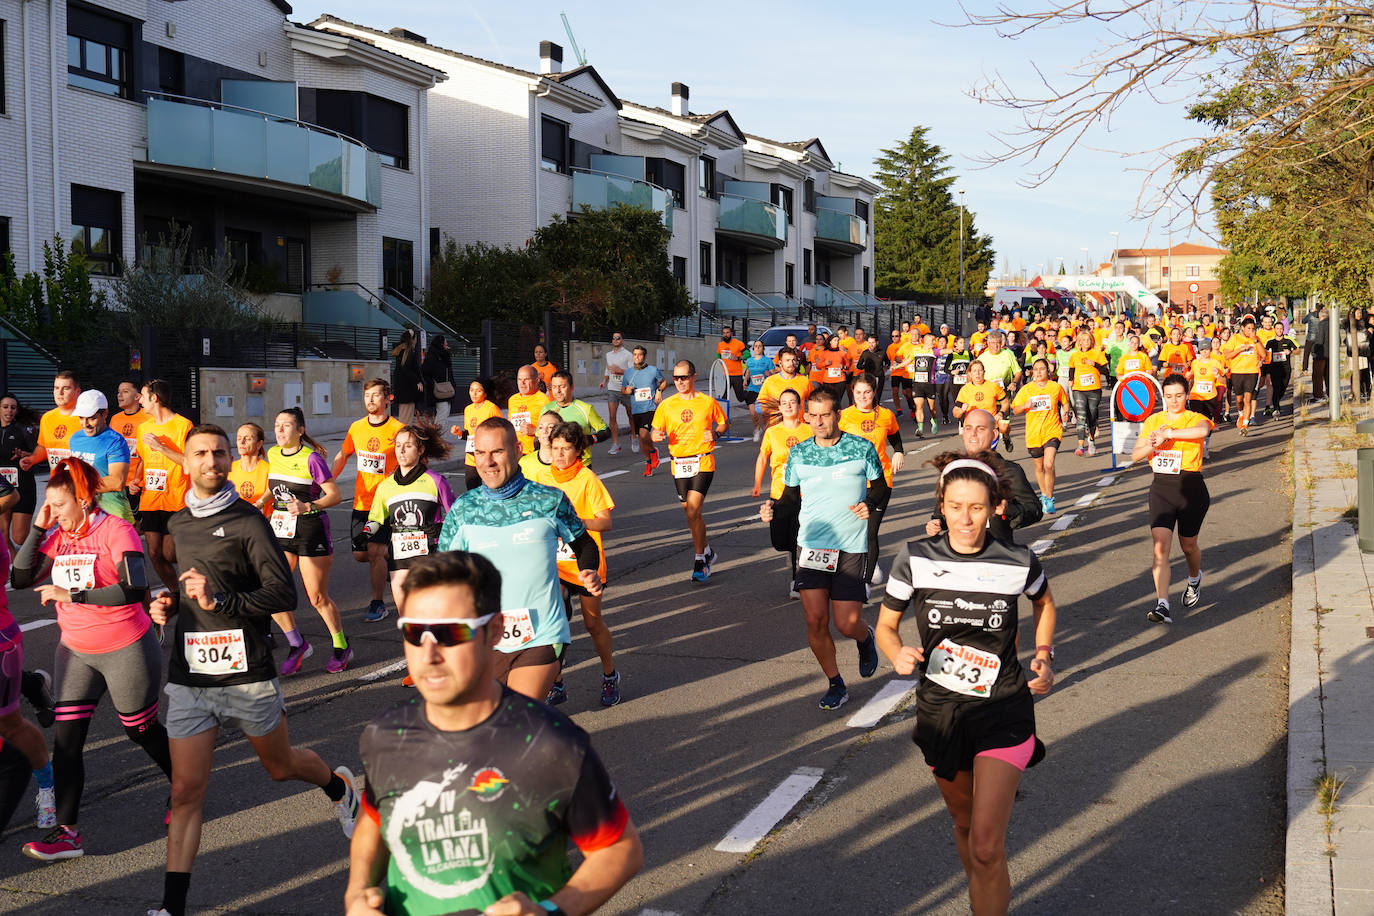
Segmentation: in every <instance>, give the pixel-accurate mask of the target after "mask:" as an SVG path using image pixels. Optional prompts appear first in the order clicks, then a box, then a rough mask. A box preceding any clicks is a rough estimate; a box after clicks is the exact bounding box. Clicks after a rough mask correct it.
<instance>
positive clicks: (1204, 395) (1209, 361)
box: [1188, 356, 1226, 401]
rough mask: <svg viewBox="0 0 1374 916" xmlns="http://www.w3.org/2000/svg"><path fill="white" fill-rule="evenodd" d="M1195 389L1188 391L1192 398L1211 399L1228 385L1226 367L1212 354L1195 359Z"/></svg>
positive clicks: (1193, 367) (1199, 399)
mask: <svg viewBox="0 0 1374 916" xmlns="http://www.w3.org/2000/svg"><path fill="white" fill-rule="evenodd" d="M1192 370H1193V390H1192V391H1190V392H1189V393H1188V397H1189V399H1190V400H1194V401H1210V400H1212V398H1214V397H1216V396H1217V395H1218V394H1219V393H1220V392H1219V391H1218V389H1220V388H1224V387H1225V386H1226V367H1225V366H1223V365H1222V364H1221V362H1220V361H1219V360H1217V359H1215V358H1213V357H1211V356H1200V357H1198V358H1197V359H1195V360H1193V365H1192Z"/></svg>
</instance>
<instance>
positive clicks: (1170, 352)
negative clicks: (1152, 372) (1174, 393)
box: [1159, 343, 1197, 375]
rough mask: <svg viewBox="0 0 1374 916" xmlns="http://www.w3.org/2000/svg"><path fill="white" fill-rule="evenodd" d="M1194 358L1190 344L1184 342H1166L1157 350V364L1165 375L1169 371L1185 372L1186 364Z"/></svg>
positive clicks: (1181, 373)
mask: <svg viewBox="0 0 1374 916" xmlns="http://www.w3.org/2000/svg"><path fill="white" fill-rule="evenodd" d="M1196 358H1197V354H1195V353H1194V352H1193V348H1192V345H1190V344H1186V343H1180V344H1172V343H1166V344H1165V345H1164V346H1163V347H1161V348H1160V350H1159V366H1160V369H1161V370H1163V371H1164V373H1165V374H1166V375H1167V374H1168V373H1171V372H1177V373H1178V374H1180V375H1183V374H1186V373H1187V371H1188V366H1189V365H1190V364H1191V363H1192V361H1193V360H1194V359H1196Z"/></svg>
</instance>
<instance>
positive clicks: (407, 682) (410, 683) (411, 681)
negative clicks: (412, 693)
mask: <svg viewBox="0 0 1374 916" xmlns="http://www.w3.org/2000/svg"><path fill="white" fill-rule="evenodd" d="M401 686H402V687H414V686H415V678H413V677H411V676H410V675H408V674H407V675H406V676H405V677H403V678H401Z"/></svg>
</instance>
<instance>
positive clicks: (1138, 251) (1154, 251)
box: [1116, 242, 1231, 258]
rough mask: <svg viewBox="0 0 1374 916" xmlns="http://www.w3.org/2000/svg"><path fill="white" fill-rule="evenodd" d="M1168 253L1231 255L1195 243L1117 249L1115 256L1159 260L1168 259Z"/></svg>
mask: <svg viewBox="0 0 1374 916" xmlns="http://www.w3.org/2000/svg"><path fill="white" fill-rule="evenodd" d="M1170 251H1172V252H1173V253H1174V255H1175V256H1178V255H1185V254H1197V255H1213V256H1216V255H1228V254H1230V253H1231V250H1230V249H1229V248H1214V247H1212V246H1211V245H1199V244H1197V243H1196V242H1179V243H1178V244H1177V245H1174V246H1173V247H1172V248H1118V249H1117V252H1116V256H1117V257H1118V258H1159V257H1168V255H1169V252H1170Z"/></svg>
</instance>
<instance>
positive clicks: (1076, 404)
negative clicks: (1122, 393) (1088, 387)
mask: <svg viewBox="0 0 1374 916" xmlns="http://www.w3.org/2000/svg"><path fill="white" fill-rule="evenodd" d="M1101 403H1102V392H1101V391H1075V392H1074V393H1073V412H1074V414H1075V416H1077V417H1078V438H1079V439H1080V440H1083V439H1088V438H1092V437H1094V436H1096V435H1097V408H1098V405H1100V404H1101ZM1085 429H1086V430H1087V435H1084V430H1085Z"/></svg>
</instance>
